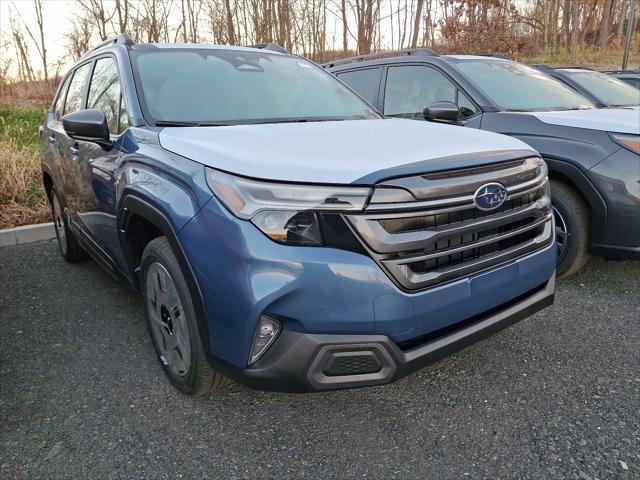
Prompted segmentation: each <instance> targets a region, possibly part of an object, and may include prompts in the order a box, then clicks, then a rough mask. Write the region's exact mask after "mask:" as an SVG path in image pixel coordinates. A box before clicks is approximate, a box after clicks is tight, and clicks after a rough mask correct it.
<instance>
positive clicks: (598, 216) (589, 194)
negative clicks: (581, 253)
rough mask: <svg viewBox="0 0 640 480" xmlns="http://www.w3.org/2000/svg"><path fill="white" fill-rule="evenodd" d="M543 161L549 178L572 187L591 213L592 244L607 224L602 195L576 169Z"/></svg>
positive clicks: (551, 159) (552, 160) (572, 166)
mask: <svg viewBox="0 0 640 480" xmlns="http://www.w3.org/2000/svg"><path fill="white" fill-rule="evenodd" d="M544 160H545V162H547V165H548V166H549V178H550V179H551V180H557V181H560V182H563V183H566V184H567V185H569V186H571V187H573V188H574V189H575V190H576V191H577V192H578V193H579V194H580V195H581V196H582V198H583V199H584V201H585V203H586V204H587V206H588V207H589V210H590V213H591V225H590V228H591V239H590V243H594V242H595V241H597V238H598V237H599V235H600V232H601V231H602V230H603V228H604V226H605V225H606V222H607V204H606V203H605V201H604V199H603V198H602V195H600V192H598V190H597V189H596V187H595V186H594V185H593V183H591V181H589V179H588V178H587V176H586V175H585V174H584V173H583V172H582V171H581V170H580V169H579V168H578V167H576V166H574V165H572V164H571V163H569V162H565V161H562V160H557V159H553V158H548V157H545V158H544Z"/></svg>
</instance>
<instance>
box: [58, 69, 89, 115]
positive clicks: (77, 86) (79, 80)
mask: <svg viewBox="0 0 640 480" xmlns="http://www.w3.org/2000/svg"><path fill="white" fill-rule="evenodd" d="M90 66H91V64H90V63H86V64H84V65H83V66H81V67H80V68H78V69H77V70H76V71H75V72H74V74H73V79H72V80H71V83H70V84H69V91H68V92H67V101H66V102H65V104H64V113H71V112H77V111H78V110H80V108H81V107H82V93H83V91H84V86H85V84H86V83H87V75H88V74H89V67H90Z"/></svg>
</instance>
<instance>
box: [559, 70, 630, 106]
mask: <svg viewBox="0 0 640 480" xmlns="http://www.w3.org/2000/svg"><path fill="white" fill-rule="evenodd" d="M563 71H564V72H565V73H566V74H568V75H569V76H570V77H571V79H572V80H574V81H575V82H576V83H577V84H578V85H580V86H581V87H582V88H584V89H585V90H587V91H588V92H590V93H591V94H592V95H593V96H594V97H596V98H597V99H598V100H600V101H601V102H602V103H604V104H606V105H611V106H612V107H627V106H633V105H640V90H637V89H635V88H633V87H632V86H630V85H627V84H626V83H624V82H621V81H620V80H618V79H617V78H613V77H612V76H611V75H606V74H604V73H600V72H570V71H566V70H563Z"/></svg>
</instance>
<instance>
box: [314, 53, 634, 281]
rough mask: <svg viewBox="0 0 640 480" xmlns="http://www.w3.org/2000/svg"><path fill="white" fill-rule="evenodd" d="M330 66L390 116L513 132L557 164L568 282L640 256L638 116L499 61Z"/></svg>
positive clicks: (419, 58)
mask: <svg viewBox="0 0 640 480" xmlns="http://www.w3.org/2000/svg"><path fill="white" fill-rule="evenodd" d="M325 67H326V68H328V69H329V71H331V72H332V73H333V74H335V75H336V76H337V77H338V78H339V79H340V80H342V81H343V82H345V83H346V84H347V85H349V86H351V87H352V88H353V89H354V90H355V91H356V92H358V93H359V94H360V95H361V96H362V98H364V99H365V100H367V101H368V102H369V103H370V104H371V105H373V106H375V107H376V108H377V109H378V110H379V111H381V112H383V113H384V115H385V116H387V117H402V118H413V119H421V120H422V119H426V120H430V121H433V122H447V123H451V124H456V125H462V126H466V127H471V128H475V129H482V130H489V131H493V132H499V133H504V134H507V135H511V136H514V137H516V138H519V139H520V140H522V141H524V142H526V143H528V144H529V145H531V146H532V147H533V148H535V149H536V150H537V151H539V152H540V153H541V154H542V157H543V158H544V159H545V161H546V162H547V164H548V165H549V176H550V178H551V190H552V201H553V207H554V213H555V220H556V236H557V244H558V274H559V275H570V274H572V273H575V272H576V271H578V270H579V269H580V268H581V267H582V265H583V264H584V263H585V262H586V260H587V258H588V256H589V254H590V253H593V254H596V255H602V256H605V257H609V258H640V221H639V219H640V178H639V177H640V115H638V111H637V110H633V109H627V108H611V109H607V110H598V109H596V108H595V105H594V104H593V103H592V102H590V101H589V100H588V99H586V98H585V97H583V96H582V95H580V94H578V93H577V92H575V91H573V90H572V89H570V88H569V87H567V86H565V85H563V84H562V83H560V82H559V81H557V80H555V79H553V78H551V77H549V76H547V75H545V74H544V73H542V72H540V71H538V70H535V69H533V68H531V67H528V66H526V65H522V64H520V63H517V62H513V61H511V60H509V59H506V58H504V57H499V56H498V57H496V56H470V55H443V56H440V55H438V54H437V53H436V52H434V51H433V50H430V49H417V50H407V51H402V52H391V53H389V52H387V53H382V54H373V55H369V56H364V57H363V56H360V57H353V58H349V59H343V60H338V61H334V62H330V63H328V64H327V65H325ZM469 141H470V140H469Z"/></svg>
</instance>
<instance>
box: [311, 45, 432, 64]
mask: <svg viewBox="0 0 640 480" xmlns="http://www.w3.org/2000/svg"><path fill="white" fill-rule="evenodd" d="M413 55H422V56H428V57H439V56H440V55H439V54H438V52H436V51H435V50H433V49H431V48H408V49H405V50H391V51H388V52H376V53H369V54H367V55H356V56H355V57H348V58H339V59H337V60H331V61H330V62H327V63H325V64H324V65H322V67H323V68H333V67H337V66H338V65H344V64H347V63H352V62H363V61H365V60H374V59H376V58H385V57H399V56H413Z"/></svg>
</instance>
